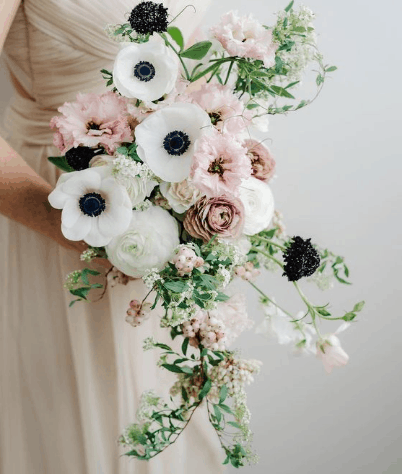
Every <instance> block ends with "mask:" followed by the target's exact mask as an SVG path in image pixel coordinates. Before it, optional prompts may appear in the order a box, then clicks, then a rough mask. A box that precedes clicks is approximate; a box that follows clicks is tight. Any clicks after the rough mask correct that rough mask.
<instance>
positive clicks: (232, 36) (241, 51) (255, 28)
mask: <svg viewBox="0 0 402 474" xmlns="http://www.w3.org/2000/svg"><path fill="white" fill-rule="evenodd" d="M211 34H212V35H213V37H214V38H216V39H217V40H218V41H219V42H220V43H221V44H222V46H223V47H224V49H225V50H226V51H227V52H228V53H229V54H230V55H231V56H239V57H241V58H253V59H260V60H261V61H263V62H264V66H265V67H266V68H270V67H272V66H274V65H275V52H276V50H277V48H278V45H277V44H276V43H274V42H273V40H272V33H271V31H270V30H267V29H266V28H264V27H263V26H262V24H261V23H260V22H258V21H257V20H255V19H254V18H253V17H252V15H248V16H242V17H241V16H239V15H238V12H233V11H230V12H228V13H225V14H224V15H223V16H222V17H221V21H220V23H219V24H218V25H216V26H214V27H212V28H211Z"/></svg>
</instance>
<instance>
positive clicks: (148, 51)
mask: <svg viewBox="0 0 402 474" xmlns="http://www.w3.org/2000/svg"><path fill="white" fill-rule="evenodd" d="M178 71H179V67H178V63H177V58H176V56H175V54H174V53H173V51H172V50H171V49H169V48H168V47H166V46H165V45H164V44H163V43H162V42H159V41H156V40H150V41H148V42H147V43H130V44H129V45H128V46H124V47H123V48H122V49H121V50H120V51H119V53H118V54H117V56H116V60H115V63H114V68H113V81H114V84H115V86H116V88H117V90H118V91H119V92H120V94H121V95H123V96H125V97H128V98H130V99H139V100H145V101H152V100H157V99H160V98H161V97H162V96H163V95H164V94H168V93H169V92H171V90H172V89H173V88H174V86H175V83H176V79H177V76H178Z"/></svg>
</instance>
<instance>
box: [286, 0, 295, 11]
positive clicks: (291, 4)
mask: <svg viewBox="0 0 402 474" xmlns="http://www.w3.org/2000/svg"><path fill="white" fill-rule="evenodd" d="M294 3H295V1H294V0H292V1H291V2H290V3H289V5H288V6H287V7H285V12H286V13H287V12H288V11H290V9H291V8H292V7H293V4H294Z"/></svg>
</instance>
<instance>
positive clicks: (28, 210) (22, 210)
mask: <svg viewBox="0 0 402 474" xmlns="http://www.w3.org/2000/svg"><path fill="white" fill-rule="evenodd" d="M19 4H20V0H0V53H1V51H2V49H3V45H4V42H5V39H6V37H7V34H8V31H9V29H10V26H11V24H12V22H13V19H14V17H15V14H16V12H17V9H18V6H19ZM11 79H12V82H13V84H14V86H15V88H16V90H17V92H18V93H19V94H21V95H22V96H23V97H25V98H28V99H31V100H35V99H33V98H32V97H30V95H29V94H28V93H27V92H26V91H25V90H24V89H23V88H22V86H21V85H20V84H19V83H18V81H17V80H16V78H15V77H13V76H11ZM52 190H53V187H52V186H51V185H50V184H49V183H47V182H46V181H45V180H44V179H42V178H41V177H40V176H39V175H38V174H37V173H35V171H34V170H33V169H32V168H31V167H30V166H28V164H27V163H26V162H25V160H24V159H23V157H21V156H20V155H19V154H18V153H17V152H16V151H15V150H14V149H13V148H12V147H11V146H10V145H9V144H8V143H7V142H6V140H4V139H3V138H1V137H0V214H3V215H4V216H6V217H8V218H10V219H12V220H14V221H17V222H19V223H21V224H23V225H25V226H27V227H29V228H30V229H32V230H34V231H36V232H39V233H40V234H42V235H45V236H46V237H49V238H51V239H53V240H54V241H56V242H57V243H58V244H60V245H62V246H63V247H65V248H66V249H70V250H75V251H77V252H80V253H81V252H82V251H83V250H85V249H86V248H87V245H86V244H85V242H83V241H79V242H74V241H71V240H68V239H66V238H65V237H64V236H63V234H62V232H61V215H60V210H57V209H54V208H52V207H51V206H50V204H49V202H48V195H49V194H50V192H51V191H52ZM96 261H97V262H98V263H100V264H101V265H103V266H104V267H105V268H110V267H111V264H110V262H109V261H107V260H106V259H96Z"/></svg>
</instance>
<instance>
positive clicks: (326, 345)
mask: <svg viewBox="0 0 402 474" xmlns="http://www.w3.org/2000/svg"><path fill="white" fill-rule="evenodd" d="M349 326H350V323H348V322H345V323H343V324H341V326H340V327H339V328H338V330H337V331H335V333H334V334H327V335H325V336H322V337H321V338H320V339H318V341H317V343H316V346H317V353H316V355H317V358H318V359H320V360H321V361H322V363H323V364H324V369H325V371H326V372H327V373H328V374H330V373H331V372H332V369H333V368H334V367H343V366H344V365H346V364H347V363H348V361H349V356H348V354H346V352H345V351H344V350H343V349H342V347H341V342H340V340H339V339H338V337H337V334H339V333H340V332H343V331H345V330H346V329H347V328H348V327H349Z"/></svg>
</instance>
